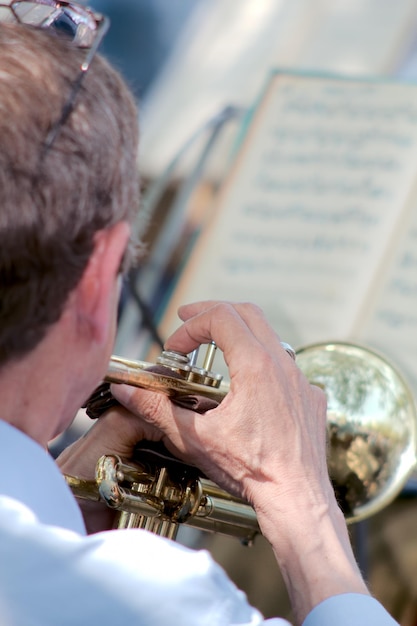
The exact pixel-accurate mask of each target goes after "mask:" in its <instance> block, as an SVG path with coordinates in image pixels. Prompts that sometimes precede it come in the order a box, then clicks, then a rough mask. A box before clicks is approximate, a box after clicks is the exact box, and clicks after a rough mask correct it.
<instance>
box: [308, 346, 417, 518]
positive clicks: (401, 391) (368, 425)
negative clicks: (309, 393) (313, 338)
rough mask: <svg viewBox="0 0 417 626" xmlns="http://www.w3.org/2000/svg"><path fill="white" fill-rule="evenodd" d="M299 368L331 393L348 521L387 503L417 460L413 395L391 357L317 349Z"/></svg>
mask: <svg viewBox="0 0 417 626" xmlns="http://www.w3.org/2000/svg"><path fill="white" fill-rule="evenodd" d="M297 364H298V366H299V367H300V369H301V370H302V371H303V373H304V374H305V376H306V377H307V378H308V380H309V381H310V383H312V384H317V385H319V386H320V387H322V388H323V389H324V391H325V393H326V396H327V402H328V410H327V418H328V441H329V445H328V468H329V474H330V478H331V480H332V483H333V487H334V489H335V493H336V496H337V498H338V500H339V504H340V506H341V508H342V509H343V512H344V514H345V517H346V519H347V521H348V522H357V521H360V520H363V519H365V518H367V517H369V516H371V515H373V514H374V513H377V512H378V511H380V510H381V509H383V508H384V507H385V506H387V505H388V504H389V503H390V502H391V501H392V500H393V499H394V498H395V497H396V496H397V495H398V494H399V492H400V491H401V489H402V488H403V486H404V485H405V483H406V481H407V478H408V477H409V475H410V473H411V472H412V470H413V468H414V466H415V463H416V436H417V415H416V406H415V402H414V399H413V396H412V394H411V392H410V389H409V387H408V385H407V384H406V382H405V380H404V379H403V377H402V376H401V375H400V373H399V372H398V371H397V370H396V369H395V368H394V367H393V366H392V364H390V363H389V362H388V361H387V360H386V359H385V358H383V357H382V356H381V355H379V354H377V353H376V352H374V351H371V350H369V349H368V348H364V347H362V346H358V345H353V344H347V343H328V344H316V345H311V346H308V347H306V348H303V349H301V350H299V351H298V352H297Z"/></svg>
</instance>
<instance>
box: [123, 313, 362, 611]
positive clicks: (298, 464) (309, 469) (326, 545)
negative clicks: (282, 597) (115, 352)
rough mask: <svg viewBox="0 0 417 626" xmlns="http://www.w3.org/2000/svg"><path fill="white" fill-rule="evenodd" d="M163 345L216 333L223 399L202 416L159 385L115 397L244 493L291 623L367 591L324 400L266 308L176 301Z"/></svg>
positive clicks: (187, 348)
mask: <svg viewBox="0 0 417 626" xmlns="http://www.w3.org/2000/svg"><path fill="white" fill-rule="evenodd" d="M179 315H180V317H181V319H182V320H183V322H184V323H183V325H182V326H181V327H180V328H179V329H178V330H177V331H176V332H175V333H174V334H173V335H172V336H171V337H170V338H169V339H168V341H167V342H166V348H167V349H172V350H178V351H180V352H184V353H188V352H191V351H192V350H194V349H195V348H196V347H198V346H199V345H200V344H202V343H208V342H210V341H215V342H216V343H217V345H218V346H219V348H220V349H221V350H222V351H223V354H224V357H225V361H226V363H227V365H228V368H229V374H230V392H229V393H228V394H227V396H226V398H225V399H224V400H223V402H222V403H221V404H220V406H219V407H217V408H216V409H213V410H211V411H208V412H207V413H205V414H204V415H199V414H197V413H193V412H192V411H188V410H185V409H181V408H179V407H176V406H174V405H173V404H172V403H171V402H170V401H169V399H168V398H166V397H165V396H163V395H161V394H155V393H152V392H149V391H144V390H140V389H135V388H133V387H128V386H125V385H121V386H118V385H113V387H112V392H113V394H114V396H115V397H116V398H117V399H118V400H119V401H120V402H121V403H122V404H123V405H124V406H126V407H127V408H128V409H129V410H130V411H132V412H133V413H136V414H137V415H140V416H142V418H143V419H144V420H145V421H146V422H147V423H148V424H149V425H150V426H152V427H153V428H156V429H157V430H158V431H162V432H163V436H162V439H163V441H164V443H165V445H166V446H167V447H168V448H169V449H170V450H171V451H172V452H173V453H174V454H176V455H177V456H179V457H181V458H183V459H184V460H188V461H189V462H192V463H194V464H195V465H197V466H198V467H199V468H200V469H202V470H203V471H204V472H205V473H206V474H207V475H208V476H209V477H210V478H212V480H214V481H215V482H217V483H218V484H219V485H220V486H222V487H223V488H224V489H226V490H227V491H230V492H233V493H235V494H238V495H240V496H241V497H243V498H245V499H247V500H248V501H249V502H250V503H251V504H252V505H253V506H254V508H255V510H256V513H257V517H258V521H259V525H260V527H261V530H262V532H263V534H264V535H265V537H266V538H267V539H268V540H269V541H270V543H271V545H272V547H273V550H274V553H275V555H276V558H277V561H278V564H279V566H280V569H281V572H282V574H283V577H284V580H285V582H286V585H287V589H288V592H289V596H290V599H291V602H292V606H293V610H294V615H295V619H296V621H297V623H301V622H302V621H303V619H304V617H305V616H306V615H307V613H308V612H309V611H310V610H311V609H312V608H313V607H314V606H316V605H317V604H318V603H319V602H321V601H322V600H325V599H326V598H328V597H330V596H332V595H336V594H339V593H346V592H356V593H363V594H367V593H368V590H367V588H366V585H365V583H364V581H363V579H362V576H361V574H360V572H359V569H358V567H357V565H356V562H355V558H354V555H353V552H352V549H351V546H350V542H349V536H348V533H347V528H346V524H345V521H344V518H343V515H342V513H341V511H340V509H339V507H338V505H337V502H336V499H335V496H334V492H333V489H332V487H331V484H330V480H329V477H328V472H327V464H326V419H327V418H326V400H325V396H324V394H323V392H322V391H321V390H320V389H319V388H317V387H314V386H312V385H310V384H309V382H308V381H307V380H306V378H305V377H304V376H303V374H302V373H301V371H300V370H299V369H298V367H297V365H296V363H294V361H293V360H292V359H291V358H290V357H289V355H288V354H287V353H286V352H285V350H284V349H283V348H282V346H281V344H280V338H279V337H278V335H277V334H276V333H275V332H274V330H273V329H272V328H271V327H270V326H269V324H268V323H267V321H266V320H265V318H264V315H263V314H262V312H261V311H260V310H259V309H258V308H257V307H255V306H253V305H249V304H227V303H221V302H202V303H201V302H200V303H196V304H191V305H187V306H184V307H181V308H180V310H179Z"/></svg>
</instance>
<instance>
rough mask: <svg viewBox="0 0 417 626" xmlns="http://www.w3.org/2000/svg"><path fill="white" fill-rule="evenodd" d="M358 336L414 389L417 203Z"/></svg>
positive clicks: (416, 376) (416, 378) (416, 387)
mask: <svg viewBox="0 0 417 626" xmlns="http://www.w3.org/2000/svg"><path fill="white" fill-rule="evenodd" d="M361 338H362V339H363V340H364V341H366V342H367V343H369V344H370V345H373V346H375V347H376V348H379V349H380V350H381V351H382V352H383V353H384V354H386V355H387V356H388V357H389V358H392V359H393V361H394V362H395V363H396V364H397V366H398V367H399V368H400V370H401V371H402V372H403V373H404V375H405V376H406V377H407V378H408V379H409V381H410V382H411V383H412V386H413V389H414V390H415V391H416V392H417V203H416V205H414V207H413V211H412V215H411V220H410V222H409V224H407V226H406V234H405V236H404V238H403V240H402V241H401V242H400V245H399V247H398V249H397V252H396V255H395V259H394V263H393V265H392V268H391V270H390V271H389V272H388V275H387V277H386V284H385V288H384V289H383V291H382V294H381V296H380V299H379V301H378V303H377V306H376V308H375V310H374V311H371V312H370V315H369V319H368V321H367V323H366V324H365V325H364V328H363V329H362V332H361Z"/></svg>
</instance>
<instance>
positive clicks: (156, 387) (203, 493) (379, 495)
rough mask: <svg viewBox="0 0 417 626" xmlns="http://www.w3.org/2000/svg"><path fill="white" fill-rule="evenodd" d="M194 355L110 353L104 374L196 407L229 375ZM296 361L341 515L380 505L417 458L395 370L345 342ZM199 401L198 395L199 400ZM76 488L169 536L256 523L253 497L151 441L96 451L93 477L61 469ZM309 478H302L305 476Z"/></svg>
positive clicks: (218, 391)
mask: <svg viewBox="0 0 417 626" xmlns="http://www.w3.org/2000/svg"><path fill="white" fill-rule="evenodd" d="M214 353H215V345H214V344H210V346H209V347H208V351H207V353H206V357H205V359H204V363H203V365H202V366H201V367H199V366H197V365H196V355H195V354H193V355H191V356H188V355H182V354H178V353H174V352H164V353H162V355H161V357H160V358H159V359H158V361H157V363H156V364H150V363H147V362H143V361H129V360H126V359H122V358H120V357H116V356H114V357H112V359H111V361H110V364H109V368H108V372H107V375H106V381H107V382H108V383H125V384H129V385H134V386H138V387H142V388H145V389H149V390H153V391H157V392H160V393H165V394H166V395H168V396H169V397H170V398H171V399H172V400H173V401H174V402H177V403H179V404H182V405H183V406H188V407H191V408H194V409H196V410H199V409H201V412H205V410H207V405H206V404H204V402H207V401H208V402H210V403H212V404H211V405H210V407H211V408H212V407H213V406H216V405H217V404H218V403H219V402H221V401H222V400H223V399H224V397H225V396H226V394H227V392H228V384H227V383H224V382H223V381H222V377H221V376H220V375H218V374H216V373H214V372H213V371H212V364H213V359H214ZM297 364H298V366H299V367H300V369H301V370H302V371H303V373H304V374H305V375H306V377H307V378H308V380H309V381H310V383H311V384H317V385H319V386H320V387H322V388H323V389H324V391H325V393H326V396H327V401H328V413H327V415H328V442H329V443H328V468H329V474H330V478H331V480H332V483H333V486H334V489H335V493H336V496H337V498H338V500H339V503H340V506H341V508H342V509H343V511H344V514H345V517H346V520H347V522H348V523H350V522H355V521H359V520H361V519H365V518H367V517H369V516H370V515H372V514H374V513H376V512H377V511H379V510H381V509H382V508H384V507H385V506H387V504H389V502H391V501H392V500H393V499H394V498H395V496H396V495H398V493H399V492H400V491H401V489H402V487H403V486H404V484H405V482H406V480H407V478H408V476H409V474H410V473H411V471H412V469H413V468H414V466H415V463H416V456H415V454H416V453H415V451H416V439H417V415H416V407H415V403H414V399H413V396H412V394H411V392H410V390H409V388H408V385H407V384H406V382H405V381H404V379H403V378H402V376H401V375H400V373H399V372H398V371H397V370H396V369H395V368H394V367H393V366H392V364H390V363H389V362H388V361H387V360H386V359H385V358H383V357H382V356H381V355H379V354H377V353H375V352H374V351H372V350H369V349H368V348H365V347H363V346H359V345H355V344H349V343H337V342H333V343H326V344H315V345H312V346H308V347H306V348H303V349H301V350H299V351H297ZM201 402H202V404H201ZM67 481H68V483H69V484H70V486H71V488H72V489H73V492H74V494H75V495H76V496H78V497H82V498H89V499H95V500H104V501H105V502H106V503H107V504H108V506H110V507H112V508H114V509H116V510H118V511H120V516H119V521H118V527H120V528H132V527H135V528H146V529H148V530H151V531H152V532H155V533H157V534H160V535H163V536H166V537H171V538H175V536H176V534H177V532H178V528H179V526H180V524H188V525H191V526H194V527H196V528H200V529H203V530H208V531H212V532H219V533H224V534H228V535H233V536H236V537H238V538H240V539H241V540H242V542H244V543H247V544H250V543H251V542H252V541H253V539H254V537H255V536H256V534H258V533H259V532H260V530H259V526H258V523H257V520H256V515H255V512H254V511H253V509H252V507H251V506H250V505H249V504H248V503H246V502H243V501H242V500H239V499H238V498H234V497H233V496H231V495H230V494H228V493H227V492H226V491H224V490H222V489H220V488H219V487H218V486H217V485H215V484H214V483H213V482H211V481H210V480H208V479H207V478H206V477H205V476H204V475H202V473H201V472H200V471H199V470H198V468H196V467H192V466H189V465H187V464H185V463H183V462H181V461H179V460H178V459H175V458H173V457H172V456H171V455H170V454H169V453H168V452H167V451H166V450H165V449H164V448H163V449H161V448H160V446H159V445H158V444H157V445H156V446H155V444H151V443H150V442H144V443H143V444H140V445H138V448H137V451H136V455H135V458H134V460H133V461H132V462H128V463H126V462H124V461H123V460H122V459H119V458H117V457H115V456H111V455H110V456H107V457H102V458H101V459H100V460H99V462H98V465H97V472H96V480H95V481H91V482H89V483H87V482H86V481H80V480H79V479H77V478H74V477H67ZM306 487H308V486H306Z"/></svg>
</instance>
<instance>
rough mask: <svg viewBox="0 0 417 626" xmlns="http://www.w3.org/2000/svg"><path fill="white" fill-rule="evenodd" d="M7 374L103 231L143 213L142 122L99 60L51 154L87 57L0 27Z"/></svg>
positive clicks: (1, 347) (34, 32) (2, 358)
mask: <svg viewBox="0 0 417 626" xmlns="http://www.w3.org/2000/svg"><path fill="white" fill-rule="evenodd" d="M0 50H1V54H0V367H1V366H2V365H3V364H4V363H6V362H7V361H8V360H10V359H13V358H16V357H19V356H21V355H23V354H25V353H26V352H28V351H30V350H31V349H32V348H33V347H34V346H35V345H36V344H37V343H38V342H39V341H40V340H41V339H42V338H43V336H44V335H45V332H46V331H47V329H48V327H49V326H50V325H51V324H53V323H54V322H56V321H57V320H58V319H59V317H60V315H61V312H62V310H63V307H64V304H65V302H66V300H67V298H68V295H69V294H70V292H71V291H72V290H73V289H74V287H75V286H76V285H77V284H78V282H79V280H80V278H81V276H82V275H83V272H84V270H85V268H86V266H87V264H88V261H89V258H90V255H91V253H92V251H93V248H94V244H95V241H96V238H97V235H98V233H99V231H103V230H105V229H108V228H109V227H111V226H112V225H114V224H116V223H118V222H120V221H123V220H126V221H131V219H132V216H133V215H134V213H135V211H136V209H137V202H138V191H139V184H138V174H137V162H136V157H137V113H136V107H135V103H134V101H133V99H132V97H131V95H130V92H129V91H128V89H127V88H126V86H125V85H124V83H123V81H122V80H121V79H120V77H119V75H118V74H117V73H116V72H115V71H114V70H112V69H111V68H110V67H109V66H108V64H107V63H106V62H105V61H104V60H103V59H101V58H99V57H96V58H95V59H94V60H93V61H92V64H91V67H90V68H89V71H88V73H87V75H86V76H85V78H84V80H83V83H82V87H81V89H80V91H79V92H78V94H77V97H76V100H75V103H74V109H73V111H72V112H71V114H70V116H69V117H68V118H67V119H66V120H65V122H64V124H63V125H62V128H60V130H59V133H58V134H57V136H56V138H55V139H54V141H53V143H52V145H51V147H50V148H49V149H47V151H46V152H45V142H46V139H47V137H48V133H49V132H50V130H51V129H52V128H53V127H54V125H56V123H57V121H58V120H59V118H60V116H61V113H62V109H63V106H64V103H65V101H66V100H67V99H68V97H69V94H70V93H71V89H72V86H73V84H74V81H75V80H76V79H77V76H78V75H79V71H80V66H81V63H82V61H83V58H84V56H85V51H84V50H81V49H77V48H76V47H75V46H74V45H72V44H70V43H68V42H67V41H66V40H65V39H64V38H60V37H58V36H56V35H54V34H50V33H48V32H46V31H43V30H40V29H33V28H31V27H28V26H22V25H5V24H1V23H0Z"/></svg>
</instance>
